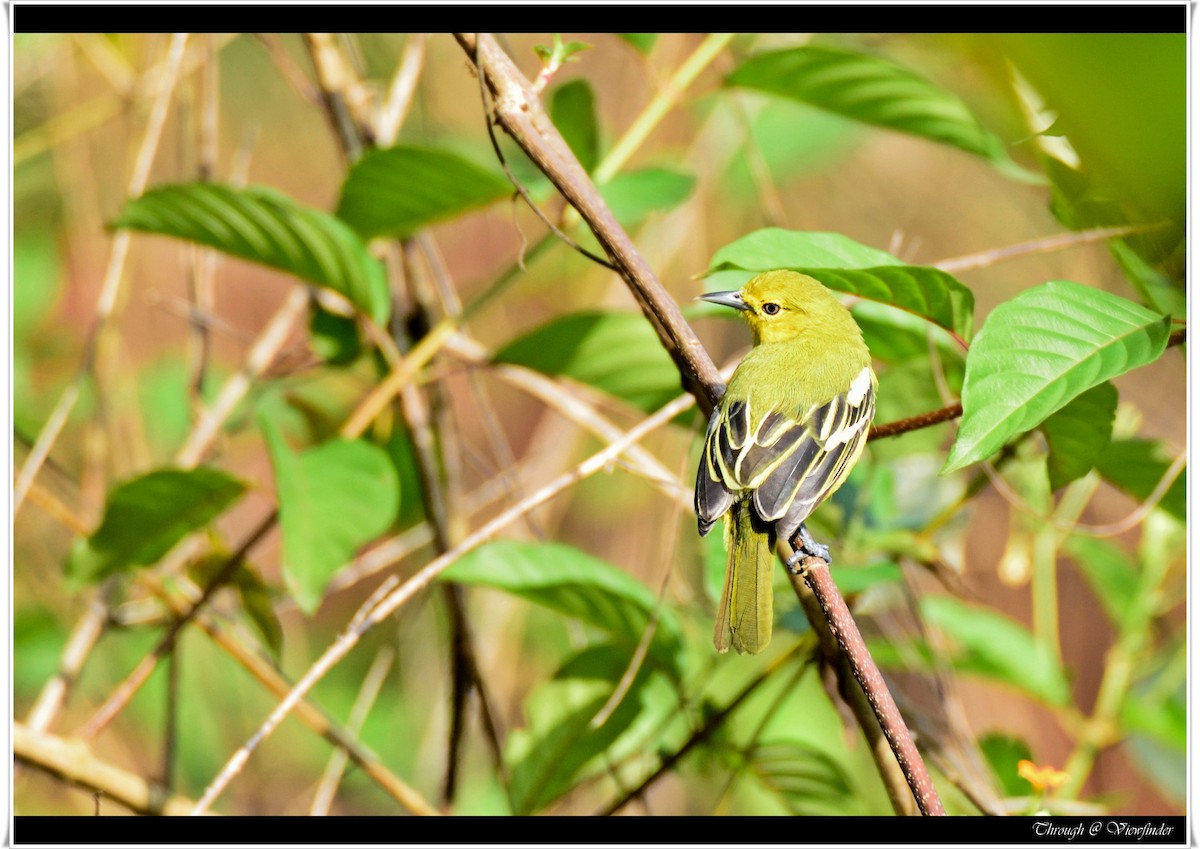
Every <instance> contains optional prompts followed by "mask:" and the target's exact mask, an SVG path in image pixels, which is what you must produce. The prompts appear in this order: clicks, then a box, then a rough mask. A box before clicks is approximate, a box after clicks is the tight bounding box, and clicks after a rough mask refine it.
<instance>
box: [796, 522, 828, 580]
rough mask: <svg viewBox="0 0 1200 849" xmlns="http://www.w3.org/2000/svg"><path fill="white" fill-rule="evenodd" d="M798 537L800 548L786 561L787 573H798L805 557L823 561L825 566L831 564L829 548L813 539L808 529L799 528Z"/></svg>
mask: <svg viewBox="0 0 1200 849" xmlns="http://www.w3.org/2000/svg"><path fill="white" fill-rule="evenodd" d="M799 537H800V547H799V548H798V549H796V551H795V553H794V554H792V556H791V557H789V558H788V559H787V567H788V571H789V572H792V573H799V571H800V561H801V560H803V559H804V558H805V557H820V558H821V559H822V560H824V561H825V565H826V566H828V565H829V564H831V563H832V562H833V558H832V557H831V556H830V555H829V546H827V545H822V544H821V543H819V542H817V541H816V540H815V539H813V537H812V534H810V533H809V532H808V528H806V527H804V525H801V526H800V533H799Z"/></svg>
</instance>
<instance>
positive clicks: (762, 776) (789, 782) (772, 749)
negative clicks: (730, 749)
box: [748, 740, 853, 816]
mask: <svg viewBox="0 0 1200 849" xmlns="http://www.w3.org/2000/svg"><path fill="white" fill-rule="evenodd" d="M748 764H749V766H750V769H751V770H752V771H753V772H754V774H755V775H756V776H757V777H758V779H759V780H760V781H762V783H763V784H764V785H766V787H767V789H768V790H770V791H771V792H773V793H774V794H776V795H777V796H778V797H779V800H780V801H781V802H783V805H784V807H786V808H787V810H788V813H790V814H791V815H792V816H811V815H816V814H824V813H828V810H827V806H828V804H829V802H830V801H831V800H836V799H844V798H846V797H847V796H850V795H851V794H852V792H853V788H852V787H851V784H850V778H849V776H848V774H847V773H846V771H845V770H844V769H843V768H842V766H841V765H840V764H838V762H837V761H835V760H834V759H833V758H831V757H830V756H829V755H828V754H826V753H825V752H822V751H821V750H820V749H817V748H815V747H813V746H808V745H805V744H804V743H799V742H796V741H792V740H784V741H779V742H763V743H759V744H758V745H756V746H755V747H754V748H752V749H751V750H750V752H749V755H748Z"/></svg>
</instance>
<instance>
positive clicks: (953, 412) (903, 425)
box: [867, 403, 963, 441]
mask: <svg viewBox="0 0 1200 849" xmlns="http://www.w3.org/2000/svg"><path fill="white" fill-rule="evenodd" d="M962 412H963V408H962V404H958V403H955V404H951V405H950V406H948V407H942V408H941V409H940V410H932V411H931V412H928V413H921V414H919V415H916V416H912V417H910V418H907V419H900V420H899V421H895V422H888V423H887V424H883V425H873V426H872V427H871V431H870V433H868V434H867V440H868V441H870V440H872V439H884V438H885V437H888V436H899V435H900V434H902V433H908V432H909V431H910V430H920V429H921V428H923V427H932V426H933V425H936V424H941V423H942V422H948V421H950V420H951V419H956V418H958V417H959V416H961V415H962Z"/></svg>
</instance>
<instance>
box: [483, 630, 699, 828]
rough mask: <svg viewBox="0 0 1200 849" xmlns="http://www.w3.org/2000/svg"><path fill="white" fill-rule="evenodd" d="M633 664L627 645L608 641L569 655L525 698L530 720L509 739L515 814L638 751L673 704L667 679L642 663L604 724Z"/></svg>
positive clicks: (536, 807)
mask: <svg viewBox="0 0 1200 849" xmlns="http://www.w3.org/2000/svg"><path fill="white" fill-rule="evenodd" d="M628 666H629V648H628V646H625V645H616V644H609V643H603V644H599V645H595V646H591V647H589V648H586V649H584V650H583V651H581V652H580V653H579V654H576V655H573V656H572V657H570V658H568V659H567V660H566V662H565V663H564V664H563V665H562V667H561V668H560V669H559V670H558V672H557V673H556V674H555V676H554V677H553V678H552V679H551V680H550V681H547V682H546V683H545V684H542V685H541V686H540V687H539V688H538V689H537V690H536V691H534V692H533V693H531V694H530V696H529V698H528V699H527V700H526V701H525V710H526V714H527V719H528V721H527V723H526V725H525V727H524V728H523V729H519V730H515V731H513V732H512V733H511V734H510V735H509V737H508V740H507V746H506V748H505V753H504V756H505V760H506V761H507V762H508V764H509V769H510V772H511V775H512V793H513V797H514V802H515V805H516V811H515V813H517V814H530V813H533V812H535V811H538V810H541V809H542V808H544V807H546V806H547V805H549V804H550V803H551V802H553V801H555V800H556V799H558V798H559V797H560V796H562V795H563V794H564V793H566V792H567V791H569V790H570V789H572V787H573V786H574V785H575V784H576V783H577V780H578V777H579V776H581V775H588V774H594V773H597V772H601V771H603V770H605V769H606V768H607V767H608V765H609V764H611V763H613V762H615V761H616V760H618V759H620V758H621V757H624V756H627V755H629V754H632V753H634V752H636V751H637V744H638V741H639V740H640V739H641V738H643V737H645V735H646V733H647V731H648V730H649V728H648V726H653V725H655V724H656V723H657V722H661V721H662V720H663V719H664V718H665V717H667V716H668V715H669V713H670V712H671V711H672V710H673V709H674V707H675V699H674V694H673V692H672V690H671V688H670V686H668V685H667V683H666V681H665V680H664V679H663V678H662V676H660V675H658V674H656V673H654V672H652V670H651V669H650V668H649V667H646V666H643V667H642V668H641V669H639V670H638V671H637V674H636V675H635V676H634V677H633V680H632V682H631V683H630V684H629V687H628V690H627V691H626V692H625V693H624V694H623V696H622V698H621V700H620V702H619V703H618V704H617V705H616V707H615V709H614V710H612V712H611V713H610V714H609V715H608V716H607V719H605V720H604V721H603V723H600V722H599V721H598V719H599V718H600V717H601V712H602V710H603V709H604V708H605V706H606V705H607V704H608V702H609V700H610V699H611V698H613V695H614V693H615V692H616V691H617V688H618V686H619V685H620V682H621V679H622V677H623V676H624V675H625V672H626V670H627V669H628Z"/></svg>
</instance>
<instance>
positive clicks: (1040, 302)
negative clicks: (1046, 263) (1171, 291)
mask: <svg viewBox="0 0 1200 849" xmlns="http://www.w3.org/2000/svg"><path fill="white" fill-rule="evenodd" d="M1169 324H1170V319H1169V318H1168V317H1166V316H1161V315H1156V314H1155V313H1152V312H1150V311H1149V310H1147V309H1145V308H1144V307H1142V306H1139V305H1138V304H1135V303H1133V302H1132V301H1128V300H1125V299H1124V298H1120V297H1117V296H1116V295H1112V294H1109V293H1108V292H1104V291H1101V290H1099V289H1090V288H1088V287H1086V286H1081V285H1079V284H1078V283H1071V282H1068V281H1065V280H1054V281H1051V282H1049V283H1044V284H1042V285H1041V286H1036V287H1034V288H1032V289H1027V290H1025V291H1024V292H1021V293H1020V294H1019V295H1017V296H1016V297H1015V298H1013V299H1012V300H1010V301H1006V302H1005V303H1003V304H1001V305H1000V306H998V307H996V308H995V309H994V310H992V312H991V314H990V315H989V316H988V318H987V322H986V323H985V324H984V326H983V329H982V330H980V332H979V336H978V338H976V339H975V342H974V344H972V345H971V350H970V353H968V354H967V374H966V380H965V382H964V384H963V396H962V404H963V417H962V423H961V425H960V426H959V431H958V437H957V438H956V439H955V442H954V445H953V447H952V448H951V450H950V456H949V458H948V459H947V460H946V465H945V467H944V469H943V471H946V472H949V471H953V470H955V469H961V468H962V467H963V466H966V465H969V464H970V463H974V462H978V461H979V460H983V459H985V458H987V457H990V456H991V455H992V454H994V453H995V452H996V451H998V450H1000V448H1001V447H1002V446H1003V445H1004V443H1005V442H1007V441H1008V440H1009V439H1011V438H1012V437H1013V436H1016V435H1018V434H1021V433H1025V432H1026V431H1028V430H1030V429H1032V428H1034V427H1037V426H1038V425H1039V424H1041V423H1042V422H1043V421H1044V420H1045V419H1046V417H1047V416H1049V415H1051V414H1052V413H1055V412H1057V411H1058V410H1061V409H1062V408H1063V407H1065V406H1066V405H1067V404H1068V403H1070V401H1072V400H1073V399H1074V398H1076V397H1078V396H1079V395H1081V394H1082V393H1084V392H1086V391H1087V390H1088V389H1091V388H1092V387H1093V386H1096V385H1098V384H1100V383H1103V382H1104V381H1106V380H1108V379H1110V378H1113V377H1116V376H1117V375H1119V374H1124V373H1125V372H1127V371H1130V370H1132V369H1135V368H1137V367H1138V366H1143V365H1146V364H1147V363H1150V362H1153V361H1154V360H1156V359H1157V358H1158V357H1159V355H1160V354H1162V352H1163V349H1164V348H1165V347H1166V344H1167V334H1168V331H1169Z"/></svg>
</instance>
